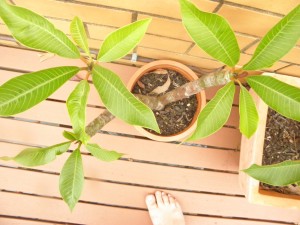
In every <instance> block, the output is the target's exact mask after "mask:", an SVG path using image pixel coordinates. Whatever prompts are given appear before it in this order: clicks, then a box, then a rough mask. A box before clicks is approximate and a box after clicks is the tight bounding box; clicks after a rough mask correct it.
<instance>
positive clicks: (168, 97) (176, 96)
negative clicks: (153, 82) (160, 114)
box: [135, 70, 233, 110]
mask: <svg viewBox="0 0 300 225" xmlns="http://www.w3.org/2000/svg"><path fill="white" fill-rule="evenodd" d="M232 76H233V75H232V73H231V72H230V71H229V70H222V71H217V72H214V73H209V74H207V75H204V76H202V77H200V78H199V79H197V80H195V81H192V82H189V83H186V84H184V85H182V86H180V87H178V88H176V89H174V90H172V91H170V92H168V93H166V94H164V95H162V96H159V97H156V96H147V95H135V96H136V97H137V98H138V99H139V100H140V101H142V102H143V103H145V104H146V105H147V106H149V107H150V108H151V109H152V110H162V109H163V108H164V107H165V106H166V105H167V104H169V103H172V102H176V101H179V100H182V99H184V98H188V97H190V96H191V95H194V94H197V93H199V92H200V91H202V90H204V89H206V88H209V87H215V86H219V85H224V84H227V83H228V82H230V81H231V77H232Z"/></svg>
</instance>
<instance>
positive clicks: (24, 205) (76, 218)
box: [0, 192, 285, 225]
mask: <svg viewBox="0 0 300 225" xmlns="http://www.w3.org/2000/svg"><path fill="white" fill-rule="evenodd" d="M0 196H1V198H0V203H1V205H3V204H5V207H4V208H3V210H2V211H3V213H5V214H7V215H15V214H17V215H19V216H24V217H25V216H31V217H37V218H42V219H52V218H64V219H65V220H67V221H68V222H73V223H82V224H89V225H94V224H95V225H99V221H105V225H116V224H124V221H126V224H130V225H141V224H143V225H152V223H151V222H150V218H149V216H148V213H147V212H146V211H142V210H132V209H124V208H115V207H106V206H102V205H90V204H84V203H79V204H77V206H76V207H75V209H74V211H73V212H72V213H70V211H69V210H68V209H67V207H66V205H65V204H64V203H63V202H62V201H60V200H56V199H48V198H40V197H37V196H27V195H18V194H14V193H4V192H0ZM16 202H18V204H15V203H16ZM36 206H39V207H36ZM45 209H50V210H45ZM51 209H55V210H51ZM185 218H186V221H187V224H189V225H199V224H205V225H213V224H214V225H240V224H243V225H283V224H285V223H264V222H262V223H261V222H256V221H255V222H254V221H247V220H234V219H226V218H207V217H205V216H203V217H198V216H197V217H196V216H185Z"/></svg>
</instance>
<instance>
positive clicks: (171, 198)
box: [168, 194, 176, 207]
mask: <svg viewBox="0 0 300 225" xmlns="http://www.w3.org/2000/svg"><path fill="white" fill-rule="evenodd" d="M168 197H169V202H170V205H171V206H173V207H175V206H176V205H175V199H174V197H173V196H172V195H170V194H168Z"/></svg>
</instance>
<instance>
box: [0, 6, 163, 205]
mask: <svg viewBox="0 0 300 225" xmlns="http://www.w3.org/2000/svg"><path fill="white" fill-rule="evenodd" d="M0 17H1V18H2V20H3V21H4V23H5V24H6V25H7V27H8V28H9V30H10V31H11V33H12V35H13V37H14V38H15V39H16V40H17V41H19V42H20V43H21V44H22V45H24V46H26V47H29V48H32V49H37V50H41V51H46V52H49V53H53V54H55V55H58V56H61V57H65V58H71V59H81V60H82V61H84V62H85V63H86V67H83V68H79V67H75V66H62V67H56V68H49V69H45V70H41V71H37V72H33V73H28V74H24V75H21V76H18V77H15V78H13V79H11V80H9V81H7V82H6V83H4V84H3V85H1V86H0V116H11V115H15V114H17V113H21V112H23V111H25V110H28V109H30V108H31V107H33V106H35V105H36V104H38V103H40V102H41V101H43V100H45V99H46V98H47V97H49V96H50V95H51V94H52V93H53V92H55V91H56V90H57V89H59V88H60V87H61V86H62V85H63V84H64V83H65V82H67V81H68V80H69V79H70V78H72V77H73V76H74V75H76V74H77V73H78V72H79V71H85V72H86V78H85V79H84V80H82V81H80V82H79V83H78V85H77V86H76V87H75V89H74V90H73V91H72V93H71V94H70V96H69V98H68V100H67V103H66V105H67V108H68V113H69V116H70V120H71V123H72V127H73V132H69V131H64V133H63V135H64V137H65V138H66V139H67V141H66V142H64V143H60V144H56V145H53V146H50V147H46V148H28V149H25V150H23V151H22V152H20V153H19V154H18V155H17V156H15V157H1V159H2V160H14V161H16V162H17V163H19V164H21V165H24V166H29V167H32V166H39V165H44V164H47V163H49V162H51V161H53V160H54V159H55V158H56V156H58V155H61V154H63V153H65V152H66V151H68V149H69V148H70V145H71V143H72V142H73V143H74V144H75V145H77V147H76V150H75V151H73V152H72V153H71V154H70V156H69V158H68V159H67V161H66V162H65V164H64V166H63V168H62V171H61V174H60V181H59V189H60V193H61V196H62V198H63V199H64V201H65V202H66V203H67V204H68V206H69V207H70V209H71V210H73V208H74V206H75V204H76V203H77V202H78V200H79V197H80V195H81V192H82V189H83V183H84V172H83V163H82V159H81V153H80V149H81V148H82V146H83V145H84V147H85V148H86V149H87V150H88V151H89V152H90V153H91V154H92V155H93V156H95V157H96V158H98V159H100V160H103V161H113V160H116V159H118V158H120V157H121V156H122V154H120V153H117V152H115V151H108V150H105V149H103V148H101V147H100V146H99V145H97V144H93V143H90V141H89V140H90V137H91V136H93V135H94V134H95V133H96V132H97V130H98V129H97V126H98V125H99V123H101V120H100V119H99V118H97V119H96V120H95V121H94V122H92V123H91V124H90V125H89V127H88V128H87V129H86V127H85V126H86V125H85V121H86V118H85V108H86V104H87V99H88V95H89V91H90V84H89V82H88V79H89V77H90V76H91V77H92V81H93V85H95V87H96V89H97V91H98V93H99V96H100V98H101V100H102V102H103V103H104V105H105V106H106V107H107V109H108V110H109V111H110V112H111V113H112V114H113V115H114V116H116V117H118V118H120V119H122V120H124V121H125V122H127V123H129V124H132V125H137V126H143V127H147V128H150V129H153V130H155V131H157V132H159V128H158V125H157V123H156V120H155V117H154V114H153V112H152V111H151V109H150V108H149V107H147V106H146V105H145V104H143V103H142V102H140V101H138V100H137V99H136V98H135V97H134V96H133V95H132V94H131V93H130V92H129V91H128V90H127V88H126V87H125V86H124V84H123V83H122V82H121V79H120V78H119V77H118V75H116V74H115V73H114V72H112V71H110V70H109V69H107V68H104V67H102V66H101V64H100V63H101V62H110V61H114V60H117V59H120V58H122V57H123V56H125V55H126V54H128V53H129V52H130V51H131V50H132V49H133V48H135V46H136V45H137V44H138V43H139V42H140V40H141V39H142V38H143V36H144V34H145V32H146V30H147V27H148V25H149V23H150V21H151V20H150V19H145V20H140V21H137V22H134V23H132V24H129V25H127V26H124V27H122V28H120V29H118V30H116V31H114V32H112V33H111V34H110V35H108V36H107V37H106V39H105V40H104V42H103V44H102V45H101V47H100V50H99V53H98V55H97V58H96V59H94V58H93V57H92V55H91V53H90V51H89V47H88V41H87V35H86V33H85V29H84V26H83V22H82V21H81V20H80V19H79V18H78V17H75V18H74V19H73V21H72V22H71V26H70V33H71V36H72V39H73V40H74V42H75V43H76V45H77V46H76V45H75V44H74V43H73V42H72V41H71V40H70V39H69V38H68V37H67V36H66V35H65V34H64V33H63V32H62V31H60V30H58V29H56V28H55V27H54V26H53V24H51V23H50V22H49V21H48V20H47V19H45V18H44V17H42V16H40V15H38V14H36V13H34V12H32V11H30V10H28V9H25V8H21V7H17V6H13V5H9V4H7V3H6V1H5V0H0ZM78 47H79V48H80V49H81V50H82V51H83V53H80V51H79V48H78ZM106 114H108V116H107V117H108V118H107V117H105V115H106ZM106 114H104V116H102V117H103V118H104V120H105V119H106V120H109V119H112V118H113V117H111V116H109V113H107V112H106Z"/></svg>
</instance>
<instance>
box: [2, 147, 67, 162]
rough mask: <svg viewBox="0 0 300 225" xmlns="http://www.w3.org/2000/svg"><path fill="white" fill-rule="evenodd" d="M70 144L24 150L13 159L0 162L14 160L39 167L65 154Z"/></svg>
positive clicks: (4, 158) (3, 158) (5, 158)
mask: <svg viewBox="0 0 300 225" xmlns="http://www.w3.org/2000/svg"><path fill="white" fill-rule="evenodd" d="M70 145H71V142H69V141H68V142H63V143H60V144H57V145H53V146H50V147H45V148H26V149H24V150H23V151H21V152H20V153H19V154H18V155H16V156H15V157H7V156H4V157H1V159H2V160H14V161H15V162H17V163H19V164H21V165H23V166H28V167H34V166H41V165H45V164H47V163H50V162H52V161H53V160H55V159H56V156H57V155H61V154H62V153H64V152H66V151H67V150H68V149H69V147H70Z"/></svg>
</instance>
